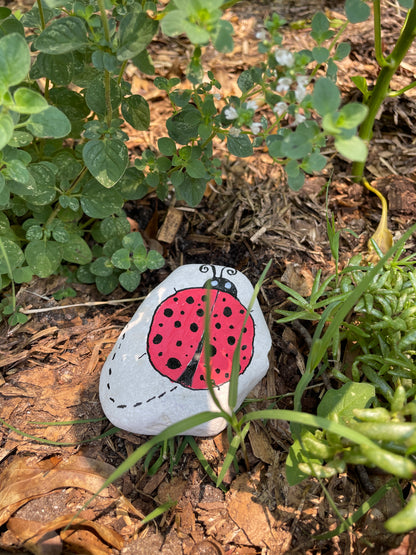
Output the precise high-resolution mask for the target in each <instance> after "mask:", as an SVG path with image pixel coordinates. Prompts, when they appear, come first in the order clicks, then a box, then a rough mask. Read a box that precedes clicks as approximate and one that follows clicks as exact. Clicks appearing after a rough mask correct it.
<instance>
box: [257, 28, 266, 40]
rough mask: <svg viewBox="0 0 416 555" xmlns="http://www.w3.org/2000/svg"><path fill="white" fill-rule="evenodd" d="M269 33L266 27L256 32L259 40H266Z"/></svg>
mask: <svg viewBox="0 0 416 555" xmlns="http://www.w3.org/2000/svg"><path fill="white" fill-rule="evenodd" d="M266 38H267V35H266V30H265V29H261V31H258V32H257V33H256V39H258V40H266Z"/></svg>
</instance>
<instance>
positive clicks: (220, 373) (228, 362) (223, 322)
mask: <svg viewBox="0 0 416 555" xmlns="http://www.w3.org/2000/svg"><path fill="white" fill-rule="evenodd" d="M245 316H246V309H245V308H244V306H243V305H242V304H241V303H240V301H239V300H238V299H236V298H235V297H233V296H232V295H230V294H229V293H223V292H218V296H217V297H216V299H215V304H214V306H213V310H212V312H211V317H210V326H209V339H210V354H211V357H210V362H211V364H210V366H211V380H213V382H214V384H215V385H217V386H218V385H221V384H223V383H225V382H228V381H229V380H230V377H231V369H232V363H233V356H234V351H235V349H236V347H237V343H238V339H239V337H240V333H241V330H242V328H243V324H244V319H245ZM253 339H254V322H253V318H252V317H251V316H249V317H248V319H247V322H246V323H245V325H244V330H243V334H242V340H241V350H240V374H242V373H243V372H244V371H245V370H246V368H247V366H248V365H249V363H250V361H251V357H252V355H253ZM204 384H205V385H204ZM192 387H193V389H204V388H206V387H207V386H206V368H205V347H204V349H203V351H202V353H201V357H200V362H199V365H198V367H197V370H196V372H195V375H194V379H193V382H192Z"/></svg>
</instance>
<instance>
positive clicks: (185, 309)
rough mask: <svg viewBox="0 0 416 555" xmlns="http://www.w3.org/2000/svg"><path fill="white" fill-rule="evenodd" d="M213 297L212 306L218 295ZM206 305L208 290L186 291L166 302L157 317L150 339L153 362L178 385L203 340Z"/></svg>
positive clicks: (157, 312) (160, 306)
mask: <svg viewBox="0 0 416 555" xmlns="http://www.w3.org/2000/svg"><path fill="white" fill-rule="evenodd" d="M210 296H211V299H210V300H211V306H212V302H213V298H214V297H215V295H214V292H212V293H211V295H210ZM206 302H207V290H206V289H203V288H193V289H184V290H182V291H178V292H177V293H175V294H174V295H171V296H170V297H168V298H167V299H165V300H164V301H163V302H162V303H161V304H160V305H159V306H158V308H157V309H156V311H155V313H154V315H153V320H152V323H151V326H150V332H149V335H148V338H147V352H148V355H149V359H150V362H151V363H152V365H153V366H154V368H155V369H156V370H157V371H158V372H160V373H161V374H163V375H164V376H167V377H168V378H169V379H171V380H172V381H174V382H177V381H178V380H179V378H180V376H181V375H182V374H183V373H184V372H185V370H186V368H187V367H188V366H189V365H190V364H191V362H192V360H194V357H195V354H196V352H197V350H198V347H199V345H200V343H201V341H202V339H203V335H204V322H205V321H204V316H205V310H206Z"/></svg>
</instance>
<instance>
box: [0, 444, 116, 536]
mask: <svg viewBox="0 0 416 555" xmlns="http://www.w3.org/2000/svg"><path fill="white" fill-rule="evenodd" d="M113 470H114V467H113V466H111V465H109V464H107V463H103V462H101V461H97V460H94V459H89V458H87V457H83V456H79V455H75V456H73V457H70V458H69V459H67V460H62V459H61V458H60V457H52V458H50V459H47V460H44V461H37V460H36V459H35V458H32V457H16V458H15V459H14V460H13V461H12V463H11V464H10V465H9V466H8V467H7V468H6V469H5V470H4V471H3V472H2V473H1V475H0V525H1V524H4V523H5V522H7V520H8V519H9V518H10V516H11V515H12V514H13V513H14V512H15V511H17V509H18V508H19V507H22V506H23V505H25V504H26V503H27V502H28V501H30V500H31V499H34V498H36V497H40V496H42V495H45V494H47V493H49V492H51V491H53V490H55V489H58V488H65V487H75V488H82V489H84V490H86V491H89V492H91V493H95V492H96V491H98V490H99V488H100V487H101V486H102V484H103V483H104V481H105V479H106V478H107V477H108V476H109V475H110V474H111V472H112V471H113ZM100 495H102V496H109V490H108V489H106V490H104V491H103V492H101V494H100Z"/></svg>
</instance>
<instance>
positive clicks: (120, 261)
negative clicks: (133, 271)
mask: <svg viewBox="0 0 416 555" xmlns="http://www.w3.org/2000/svg"><path fill="white" fill-rule="evenodd" d="M111 262H112V263H113V264H114V266H115V267H116V268H120V270H128V269H129V268H130V265H131V259H130V251H129V250H128V249H118V250H117V251H116V252H115V253H114V254H113V256H112V257H111Z"/></svg>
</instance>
